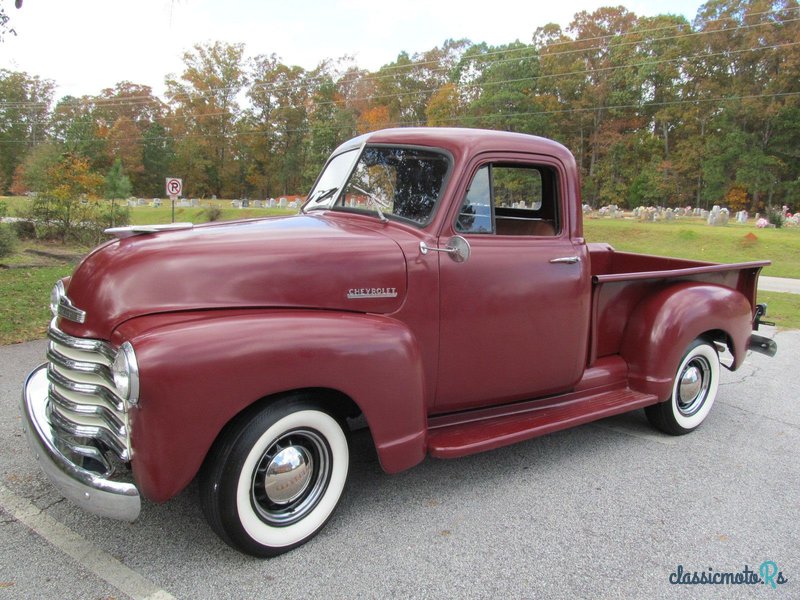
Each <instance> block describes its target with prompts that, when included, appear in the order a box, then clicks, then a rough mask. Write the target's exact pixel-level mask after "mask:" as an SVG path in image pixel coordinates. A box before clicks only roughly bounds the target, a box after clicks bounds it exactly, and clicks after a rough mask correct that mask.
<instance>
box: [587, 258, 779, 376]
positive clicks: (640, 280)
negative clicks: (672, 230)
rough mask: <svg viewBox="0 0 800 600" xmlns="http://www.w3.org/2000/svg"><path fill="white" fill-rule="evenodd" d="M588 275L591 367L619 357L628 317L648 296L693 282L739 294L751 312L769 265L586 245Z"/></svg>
mask: <svg viewBox="0 0 800 600" xmlns="http://www.w3.org/2000/svg"><path fill="white" fill-rule="evenodd" d="M588 247H589V256H590V259H591V275H592V284H593V289H592V308H591V310H592V320H591V323H592V331H591V336H590V348H589V365H592V364H594V362H595V361H596V360H597V359H598V358H602V357H604V356H609V355H612V354H617V353H618V352H619V348H620V342H621V339H622V335H623V333H624V331H625V326H626V324H627V320H628V316H629V315H630V314H631V312H632V311H633V309H634V308H635V307H636V305H637V304H638V303H639V302H640V301H641V299H642V298H643V297H645V296H646V295H648V294H650V293H652V292H654V291H657V289H658V288H663V287H667V286H670V285H673V284H675V283H676V282H679V281H696V282H701V283H710V284H715V285H720V286H723V287H727V288H731V289H734V290H738V291H739V292H741V293H742V294H743V295H744V296H745V298H747V300H748V301H749V302H750V306H751V308H752V309H753V311H755V298H756V287H757V284H758V275H759V273H760V271H761V269H762V268H764V267H765V266H767V265H769V264H770V262H769V261H758V262H748V263H737V264H719V263H709V262H702V261H693V260H687V259H682V258H668V257H664V256H651V255H648V254H635V253H631V252H618V251H616V250H614V248H612V247H611V246H609V245H608V244H589V245H588Z"/></svg>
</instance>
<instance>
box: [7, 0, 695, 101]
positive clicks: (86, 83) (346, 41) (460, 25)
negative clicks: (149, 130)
mask: <svg viewBox="0 0 800 600" xmlns="http://www.w3.org/2000/svg"><path fill="white" fill-rule="evenodd" d="M0 3H2V5H3V7H4V8H5V10H6V13H7V14H8V16H9V17H11V21H10V23H9V24H10V26H12V27H13V28H14V29H16V31H17V36H16V37H14V36H11V35H9V36H7V37H6V40H5V42H3V43H0V68H5V69H11V70H19V71H26V72H28V73H29V74H31V75H38V76H40V77H42V78H46V79H52V80H54V81H55V82H56V83H57V84H58V85H59V88H58V91H57V97H60V96H63V95H66V94H70V95H75V96H80V95H84V94H97V93H99V92H100V91H101V90H102V89H103V88H106V87H112V86H113V85H114V84H115V83H117V82H119V81H123V80H127V81H131V82H133V83H139V84H145V85H149V86H151V87H152V88H153V89H154V91H155V92H156V93H157V94H161V93H162V92H163V89H164V78H165V76H166V75H167V74H168V73H176V74H179V73H180V72H181V71H182V64H183V63H182V61H181V56H182V54H183V52H184V51H185V50H187V49H190V48H191V47H192V46H193V45H194V44H196V43H203V42H213V41H217V40H220V41H224V42H229V43H238V42H241V43H244V44H245V51H246V54H247V55H248V56H255V55H258V54H272V53H275V54H277V55H278V56H280V57H281V58H282V59H283V61H284V62H285V63H288V64H297V65H300V66H302V67H305V68H307V69H310V68H313V67H315V66H316V65H317V63H319V61H320V60H322V59H325V58H338V57H341V56H344V55H350V56H353V57H354V58H355V62H356V64H357V65H358V66H359V67H363V68H366V69H370V70H374V69H377V68H379V67H380V66H381V65H383V64H386V63H388V62H391V61H392V60H394V59H395V58H396V57H397V54H398V53H399V52H401V51H404V50H405V51H407V52H408V53H409V54H413V53H415V52H423V51H425V50H429V49H431V48H433V47H435V46H439V45H441V43H442V42H443V41H444V40H446V39H448V38H453V39H459V38H468V39H470V40H472V41H473V42H482V41H483V42H488V43H490V44H500V43H508V42H512V41H514V40H517V39H518V40H520V41H522V42H530V41H531V36H532V34H533V31H534V30H535V29H536V28H537V27H539V26H542V25H545V24H547V23H551V22H555V23H559V24H561V25H562V26H565V25H567V24H568V23H569V22H570V20H571V19H572V16H573V15H574V14H575V13H576V12H578V11H581V10H587V11H592V10H594V9H596V8H598V7H600V6H604V5H606V6H608V5H617V4H623V5H624V6H625V7H626V8H628V10H631V11H633V12H634V13H636V14H637V15H647V16H652V15H656V14H665V13H672V14H683V15H685V16H686V17H687V18H688V19H689V20H692V19H694V17H695V14H696V13H697V9H698V8H699V7H700V5H701V4H702V2H700V1H698V0H650V1H647V0H628V1H624V2H621V1H619V0H617V1H614V0H606V1H605V2H603V1H596V0H555V1H553V0H548V1H547V2H536V1H532V0H513V1H512V0H483V1H481V2H478V1H473V0H278V1H275V0H77V1H76V0H73V1H67V0H24V4H23V6H22V8H21V9H20V10H17V9H16V8H14V4H13V1H12V0H0Z"/></svg>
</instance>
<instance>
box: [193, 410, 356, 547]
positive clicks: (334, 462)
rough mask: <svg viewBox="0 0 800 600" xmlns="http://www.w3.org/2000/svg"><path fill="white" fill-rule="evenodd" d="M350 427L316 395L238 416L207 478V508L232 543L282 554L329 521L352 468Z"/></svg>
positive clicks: (203, 479) (203, 487)
mask: <svg viewBox="0 0 800 600" xmlns="http://www.w3.org/2000/svg"><path fill="white" fill-rule="evenodd" d="M349 460H350V458H349V449H348V442H347V435H346V433H345V427H344V426H343V425H342V424H341V423H340V421H339V420H337V419H336V418H334V417H333V416H331V415H330V414H329V413H327V412H325V411H324V410H322V408H321V407H320V406H319V405H318V404H317V403H315V402H313V401H312V400H309V399H297V398H293V399H287V400H284V401H280V402H278V403H276V404H271V405H268V406H266V407H265V408H263V409H262V410H261V411H259V412H257V413H256V414H255V415H253V416H251V417H250V418H248V419H240V420H239V421H238V422H237V421H234V422H233V423H232V424H231V426H230V427H228V428H227V429H226V430H225V431H224V432H223V434H222V435H221V437H220V439H219V440H218V441H217V443H216V444H215V445H214V447H213V448H212V450H211V452H210V453H209V459H208V461H207V464H206V465H205V467H204V469H203V471H202V473H201V476H200V496H201V503H202V507H203V512H204V513H205V515H206V518H207V519H208V522H209V524H210V525H211V527H212V529H214V531H215V532H216V533H217V534H218V535H219V536H220V537H221V538H222V539H223V540H224V541H225V542H227V543H228V544H229V545H231V546H233V547H234V548H237V549H238V550H241V551H243V552H246V553H248V554H252V555H254V556H275V555H278V554H282V553H283V552H286V551H288V550H291V549H292V548H295V547H297V546H299V545H301V544H303V543H305V542H306V541H308V540H309V539H310V538H312V537H313V536H314V535H316V533H317V532H318V531H320V529H322V527H323V526H324V525H325V523H327V521H328V519H329V518H330V516H331V515H332V514H333V511H334V509H335V508H336V505H337V504H338V502H339V498H340V497H341V495H342V491H343V489H344V485H345V482H346V480H347V473H348V470H349Z"/></svg>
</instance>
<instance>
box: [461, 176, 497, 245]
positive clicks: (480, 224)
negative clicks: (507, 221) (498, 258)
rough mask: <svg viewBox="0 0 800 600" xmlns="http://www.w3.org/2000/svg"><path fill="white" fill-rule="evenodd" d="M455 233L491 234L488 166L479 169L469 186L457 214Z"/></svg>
mask: <svg viewBox="0 0 800 600" xmlns="http://www.w3.org/2000/svg"><path fill="white" fill-rule="evenodd" d="M456 231H458V232H461V233H493V232H494V224H493V223H492V196H491V190H490V187H489V166H488V165H487V166H485V167H481V168H480V169H478V172H477V173H475V177H473V178H472V183H470V184H469V189H468V190H467V196H466V198H464V204H462V205H461V210H460V211H459V212H458V219H457V220H456Z"/></svg>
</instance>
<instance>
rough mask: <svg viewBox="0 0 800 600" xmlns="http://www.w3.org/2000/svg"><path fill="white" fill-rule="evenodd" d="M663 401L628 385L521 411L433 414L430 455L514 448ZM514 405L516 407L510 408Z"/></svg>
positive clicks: (530, 405)
mask: <svg viewBox="0 0 800 600" xmlns="http://www.w3.org/2000/svg"><path fill="white" fill-rule="evenodd" d="M656 402H658V398H657V397H656V396H652V395H650V394H642V393H640V392H635V391H633V390H630V389H627V388H623V389H617V390H612V391H606V392H600V393H597V394H593V395H589V396H586V395H583V396H580V397H578V398H576V397H575V395H574V394H570V395H568V396H561V397H559V398H549V399H545V400H538V401H533V402H525V403H522V404H520V406H519V409H518V410H517V411H516V412H512V413H511V414H509V413H508V412H506V413H505V414H502V415H500V416H490V417H483V418H480V417H479V418H478V419H477V420H475V419H473V420H470V415H469V413H463V415H459V416H463V417H464V418H463V419H461V420H457V419H453V416H452V415H450V416H448V417H441V418H438V419H437V418H435V417H434V418H432V419H431V420H430V423H429V426H430V429H429V432H428V453H429V454H430V455H431V456H435V457H437V458H458V457H460V456H467V455H469V454H475V453H477V452H485V451H486V450H494V449H495V448H502V447H503V446H509V445H511V444H515V443H517V442H521V441H523V440H528V439H531V438H535V437H538V436H540V435H546V434H548V433H553V432H554V431H560V430H562V429H568V428H570V427H575V426H577V425H583V424H584V423H589V422H591V421H596V420H598V419H604V418H605V417H611V416H613V415H618V414H621V413H625V412H628V411H631V410H636V409H637V408H643V407H645V406H649V405H651V404H655V403H656ZM509 408H513V407H509Z"/></svg>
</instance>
